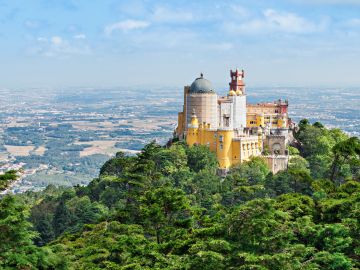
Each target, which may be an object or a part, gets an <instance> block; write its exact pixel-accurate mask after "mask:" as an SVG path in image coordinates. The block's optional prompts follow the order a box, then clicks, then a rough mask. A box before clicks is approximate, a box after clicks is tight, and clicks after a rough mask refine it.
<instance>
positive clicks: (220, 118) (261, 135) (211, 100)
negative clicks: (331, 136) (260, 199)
mask: <svg viewBox="0 0 360 270" xmlns="http://www.w3.org/2000/svg"><path fill="white" fill-rule="evenodd" d="M230 77H231V81H230V83H229V92H228V94H227V96H224V97H222V96H218V95H217V94H216V92H215V91H214V88H213V87H212V84H211V82H210V81H209V80H207V79H205V78H204V76H203V74H201V75H200V77H199V78H197V79H195V81H194V82H193V83H192V84H191V86H185V87H184V106H183V111H182V112H179V114H178V126H177V128H176V130H175V137H176V138H178V139H179V140H184V141H186V143H187V144H188V145H190V146H192V145H194V144H199V145H206V146H208V147H209V148H210V150H211V151H213V152H215V153H216V156H217V159H218V162H219V170H220V172H221V173H226V171H227V170H228V169H229V168H230V167H231V166H232V165H234V164H237V163H241V162H243V161H246V160H249V159H250V158H251V157H253V156H263V157H264V158H265V160H266V162H267V164H268V166H269V168H270V169H271V170H272V172H273V173H277V172H278V171H281V170H284V169H286V168H287V165H288V160H289V156H288V150H287V145H288V144H289V142H291V140H292V129H293V123H292V122H291V119H290V118H289V117H288V101H287V100H285V101H283V100H281V99H279V100H276V101H274V102H266V103H258V104H249V103H247V102H246V90H245V83H244V70H242V71H239V70H237V69H236V70H235V71H232V70H231V71H230Z"/></svg>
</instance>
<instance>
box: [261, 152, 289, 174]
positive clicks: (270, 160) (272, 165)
mask: <svg viewBox="0 0 360 270" xmlns="http://www.w3.org/2000/svg"><path fill="white" fill-rule="evenodd" d="M265 160H266V163H267V165H268V168H269V169H270V170H271V171H272V173H273V174H276V173H278V172H280V171H284V170H286V169H287V166H288V163H289V156H287V155H281V156H275V155H271V156H266V157H265Z"/></svg>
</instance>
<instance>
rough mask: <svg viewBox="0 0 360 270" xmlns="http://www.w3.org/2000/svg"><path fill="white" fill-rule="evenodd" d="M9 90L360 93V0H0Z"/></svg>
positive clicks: (0, 80) (3, 73)
mask: <svg viewBox="0 0 360 270" xmlns="http://www.w3.org/2000/svg"><path fill="white" fill-rule="evenodd" d="M0 60H1V65H0V88H1V87H22V88H26V87H38V86H39V87H40V86H41V87H42V86H50V87H64V86H69V87H71V86H86V87H99V86H100V87H101V86H106V87H107V86H137V85H157V86H162V85H163V86H179V85H187V84H190V83H191V82H192V81H193V80H194V78H196V77H197V76H198V75H199V74H200V72H203V73H204V76H205V77H206V78H207V79H209V80H211V81H212V82H213V83H214V84H216V85H224V86H226V85H227V83H228V81H229V70H230V69H235V68H239V69H244V70H245V74H246V82H247V85H248V86H249V85H251V86H306V87H307V86H326V87H332V86H334V87H341V86H344V87H349V86H355V87H357V86H360V76H359V73H360V0H287V1H281V0H278V1H275V0H258V1H256V0H252V1H249V0H246V1H240V0H239V1H237V0H232V1H227V0H223V1H220V0H217V1H212V0H207V1H205V0H198V1H194V0H193V1H187V0H176V1H172V0H167V1H165V0H164V1H161V0H159V1H152V0H143V1H140V0H126V1H125V0H0Z"/></svg>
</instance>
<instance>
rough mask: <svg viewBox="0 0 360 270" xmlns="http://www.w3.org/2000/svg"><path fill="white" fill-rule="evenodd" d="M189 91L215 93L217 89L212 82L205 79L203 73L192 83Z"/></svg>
mask: <svg viewBox="0 0 360 270" xmlns="http://www.w3.org/2000/svg"><path fill="white" fill-rule="evenodd" d="M189 93H215V91H214V88H213V86H212V84H211V82H210V81H209V80H207V79H204V76H203V74H201V75H200V77H199V78H196V79H195V81H194V82H193V83H192V84H191V86H190V92H189Z"/></svg>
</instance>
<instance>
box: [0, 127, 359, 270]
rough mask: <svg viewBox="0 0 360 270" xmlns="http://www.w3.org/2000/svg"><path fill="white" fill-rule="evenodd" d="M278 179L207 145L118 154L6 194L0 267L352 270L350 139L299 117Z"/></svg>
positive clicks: (354, 170) (355, 261)
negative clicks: (85, 181) (230, 161)
mask: <svg viewBox="0 0 360 270" xmlns="http://www.w3.org/2000/svg"><path fill="white" fill-rule="evenodd" d="M295 137H296V139H297V143H296V144H294V145H293V147H290V148H289V151H290V153H291V155H292V156H291V160H290V164H289V168H288V170H287V171H284V172H280V173H278V174H276V175H272V173H271V172H270V171H269V170H268V168H267V166H266V165H265V163H264V161H263V160H262V159H261V158H259V157H257V158H253V159H251V160H250V161H249V162H245V163H243V164H239V165H238V166H235V167H233V168H232V169H231V170H230V172H229V174H228V175H227V176H226V177H225V178H220V177H219V176H217V175H216V168H217V161H216V157H215V155H214V154H213V153H211V152H210V151H209V150H208V149H207V147H204V146H194V147H191V148H189V147H187V146H186V145H184V144H182V143H179V142H178V143H174V144H172V145H171V146H170V147H161V146H159V145H157V144H156V143H154V142H153V143H150V144H148V145H146V146H145V147H144V148H143V150H142V151H141V153H140V154H138V155H137V156H126V155H125V154H123V153H121V152H120V153H118V154H117V155H116V157H114V158H112V159H110V160H108V161H107V162H106V163H105V164H104V165H103V167H102V168H101V171H100V174H99V177H98V178H96V179H94V180H93V181H92V182H91V183H90V184H89V185H88V186H75V187H73V188H56V187H54V186H49V187H48V188H46V189H45V190H44V191H43V192H38V193H33V192H27V193H25V194H22V195H18V196H5V197H4V198H2V199H1V201H0V268H1V269H124V270H125V269H133V270H138V269H173V270H175V269H184V270H185V269H189V270H192V269H194V270H195V269H204V270H221V269H237V270H238V269H241V270H267V269H268V270H283V269H288V270H295V269H301V270H315V269H319V270H320V269H325V270H327V269H328V270H347V269H349V270H350V269H360V160H359V154H360V142H359V139H358V138H355V137H352V138H349V137H348V136H347V135H345V134H344V133H343V132H341V131H340V130H338V129H332V130H328V129H326V128H325V127H323V126H322V125H321V124H320V123H314V124H310V123H309V122H308V121H307V120H303V121H301V122H300V124H299V130H298V131H297V133H296V134H295Z"/></svg>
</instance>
